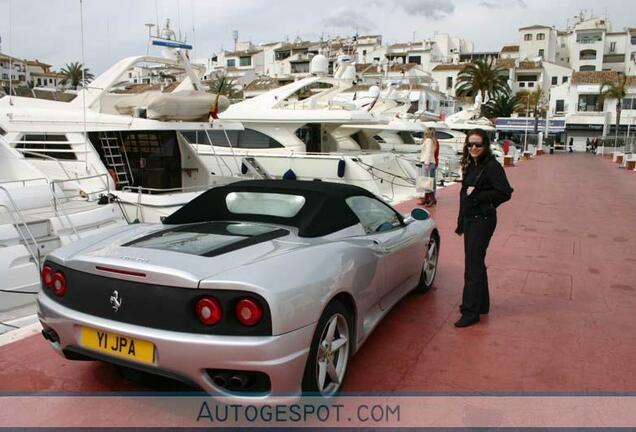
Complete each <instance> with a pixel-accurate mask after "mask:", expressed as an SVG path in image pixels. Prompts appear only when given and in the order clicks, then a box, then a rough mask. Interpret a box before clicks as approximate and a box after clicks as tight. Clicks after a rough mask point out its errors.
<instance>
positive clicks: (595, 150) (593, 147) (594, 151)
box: [592, 137, 598, 154]
mask: <svg viewBox="0 0 636 432" xmlns="http://www.w3.org/2000/svg"><path fill="white" fill-rule="evenodd" d="M597 151H598V137H597V138H594V140H593V141H592V153H594V154H596V152H597Z"/></svg>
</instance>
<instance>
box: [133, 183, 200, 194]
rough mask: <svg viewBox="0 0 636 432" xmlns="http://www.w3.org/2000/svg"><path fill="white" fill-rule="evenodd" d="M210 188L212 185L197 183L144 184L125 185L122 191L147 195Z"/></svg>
mask: <svg viewBox="0 0 636 432" xmlns="http://www.w3.org/2000/svg"><path fill="white" fill-rule="evenodd" d="M209 188H210V185H197V186H185V187H178V188H167V189H161V188H149V187H142V186H125V187H124V188H123V189H122V192H132V193H137V194H146V195H153V194H155V195H157V194H167V193H181V192H196V191H200V190H207V189H209Z"/></svg>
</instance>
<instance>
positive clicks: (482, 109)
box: [479, 90, 486, 117]
mask: <svg viewBox="0 0 636 432" xmlns="http://www.w3.org/2000/svg"><path fill="white" fill-rule="evenodd" d="M480 93H481V105H479V117H484V116H485V115H486V113H484V104H485V103H486V92H485V91H483V90H481V91H480Z"/></svg>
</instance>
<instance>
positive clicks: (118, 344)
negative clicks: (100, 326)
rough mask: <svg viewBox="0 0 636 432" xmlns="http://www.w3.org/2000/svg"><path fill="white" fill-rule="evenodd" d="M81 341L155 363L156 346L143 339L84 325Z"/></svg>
mask: <svg viewBox="0 0 636 432" xmlns="http://www.w3.org/2000/svg"><path fill="white" fill-rule="evenodd" d="M80 341H81V344H82V346H84V347H86V348H90V349H92V350H95V351H99V352H103V353H106V354H110V355H114V356H117V357H123V358H126V359H130V360H135V361H138V362H141V363H153V362H154V359H155V346H154V345H153V344H152V343H151V342H148V341H145V340H141V339H135V338H131V337H128V336H122V335H119V334H115V333H109V332H105V331H103V330H96V329H93V328H90V327H82V329H81V338H80Z"/></svg>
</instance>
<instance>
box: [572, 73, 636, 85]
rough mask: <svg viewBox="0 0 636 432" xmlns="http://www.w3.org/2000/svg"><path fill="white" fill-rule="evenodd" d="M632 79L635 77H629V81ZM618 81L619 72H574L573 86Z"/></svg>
mask: <svg viewBox="0 0 636 432" xmlns="http://www.w3.org/2000/svg"><path fill="white" fill-rule="evenodd" d="M632 78H634V77H629V79H632ZM617 79H618V72H615V71H594V72H574V73H573V74H572V84H603V83H604V82H607V81H616V80H617Z"/></svg>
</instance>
